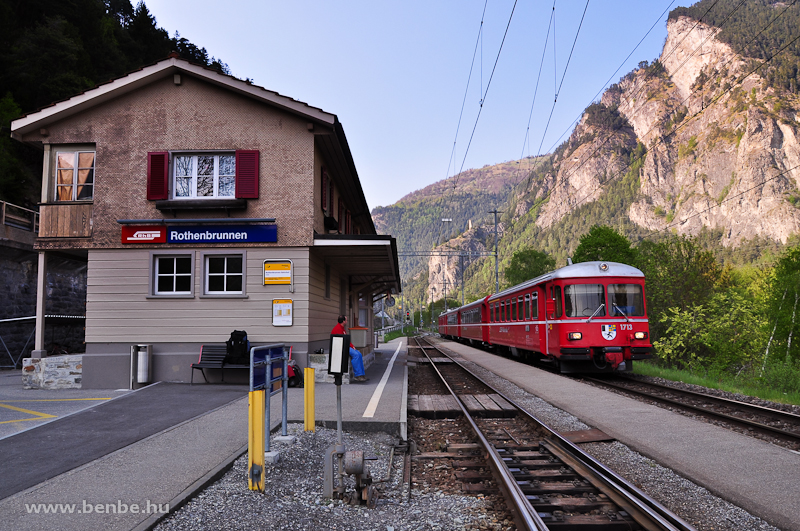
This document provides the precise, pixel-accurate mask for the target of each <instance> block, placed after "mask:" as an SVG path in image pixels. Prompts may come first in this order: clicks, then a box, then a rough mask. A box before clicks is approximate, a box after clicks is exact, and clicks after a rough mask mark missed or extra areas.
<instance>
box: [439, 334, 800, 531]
mask: <svg viewBox="0 0 800 531" xmlns="http://www.w3.org/2000/svg"><path fill="white" fill-rule="evenodd" d="M444 346H446V347H447V348H449V349H451V350H453V351H455V352H457V353H459V354H460V355H461V356H463V357H464V358H465V359H467V360H469V361H472V362H474V363H476V364H478V365H480V366H482V367H484V368H486V369H489V370H491V371H493V372H495V373H496V374H498V375H500V376H502V377H503V378H505V379H506V380H508V381H510V382H513V383H514V384H516V385H517V386H519V387H520V388H522V389H524V390H526V391H528V392H529V393H531V394H534V395H536V396H538V397H540V398H542V399H543V400H546V401H547V402H549V403H551V404H553V405H554V406H556V407H558V408H560V409H563V410H564V411H567V412H569V413H571V414H573V415H575V416H576V417H577V418H579V419H580V420H582V421H583V422H584V423H586V424H588V425H589V426H592V427H594V428H598V429H600V430H602V431H604V432H605V433H607V434H609V435H611V436H613V437H615V438H616V439H617V440H619V441H620V442H622V443H624V444H626V445H628V446H629V447H631V448H633V449H634V450H636V451H638V452H639V453H641V454H643V455H645V456H647V457H649V458H651V459H653V460H655V461H657V462H658V463H660V464H662V465H664V466H666V467H668V468H671V469H673V470H675V471H676V472H677V473H679V474H680V475H682V476H684V477H686V478H688V479H690V480H691V481H693V482H694V483H696V484H698V485H701V486H703V487H705V488H707V489H708V490H709V491H710V492H712V493H714V494H716V495H717V496H720V497H721V498H723V499H725V500H728V501H730V502H731V503H734V504H736V505H738V506H740V507H742V508H744V509H746V510H747V511H749V512H750V513H752V514H754V515H756V516H758V517H760V518H762V519H764V520H766V521H767V522H769V523H770V524H772V525H774V526H775V527H778V528H780V529H781V530H783V531H800V482H798V475H800V454H798V453H797V452H793V451H791V450H787V449H784V448H781V447H778V446H775V445H772V444H768V443H766V442H764V441H761V440H759V439H754V438H752V437H747V436H744V435H740V434H738V433H736V432H733V431H730V430H726V429H724V428H720V427H718V426H714V425H712V424H708V423H705V422H701V421H697V420H694V419H691V418H688V417H685V416H683V415H680V414H678V413H673V412H670V411H668V410H665V409H663V408H659V407H656V406H651V405H647V404H644V403H642V402H638V401H636V400H633V399H631V398H627V397H624V396H621V395H618V394H615V393H611V392H608V391H604V390H602V389H598V388H596V387H592V386H590V385H585V384H582V383H580V382H577V381H574V380H570V379H567V378H563V377H561V376H558V375H555V374H551V373H549V372H545V371H541V370H539V369H536V368H534V367H531V366H528V365H524V364H521V363H518V362H516V361H514V360H511V359H507V358H503V357H500V356H495V355H492V354H488V353H486V352H484V351H481V350H477V349H474V348H471V347H468V346H465V345H461V344H459V343H453V342H447V343H446V345H444Z"/></svg>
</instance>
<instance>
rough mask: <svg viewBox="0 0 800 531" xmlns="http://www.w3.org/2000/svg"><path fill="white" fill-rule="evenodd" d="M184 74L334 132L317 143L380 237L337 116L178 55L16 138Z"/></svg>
mask: <svg viewBox="0 0 800 531" xmlns="http://www.w3.org/2000/svg"><path fill="white" fill-rule="evenodd" d="M182 73H185V74H187V75H191V76H193V77H196V78H199V79H202V80H204V81H206V82H208V83H211V84H214V85H217V86H219V87H223V88H225V89H228V90H230V91H232V92H236V93H238V94H241V95H243V96H246V97H249V98H252V99H254V100H257V101H260V102H263V103H265V104H268V105H271V106H274V107H277V108H280V109H282V110H283V111H285V112H288V113H291V114H294V115H296V116H299V117H301V118H302V119H304V120H308V121H309V122H310V123H315V124H320V125H321V126H322V128H323V129H327V130H328V131H330V132H332V133H333V134H322V135H317V136H316V141H317V143H318V145H319V147H320V149H321V150H322V152H323V153H325V155H326V156H327V159H328V162H329V165H330V166H332V167H335V168H336V169H337V170H338V174H339V175H341V176H342V177H343V179H342V181H341V182H340V183H339V184H340V185H341V186H342V190H343V191H344V193H346V194H347V195H348V196H350V197H352V198H353V201H354V202H355V203H354V206H355V208H353V216H354V218H358V219H360V220H363V222H364V223H366V224H367V225H368V227H369V229H371V232H373V233H375V232H376V230H375V225H374V223H373V221H372V216H371V215H370V212H369V206H368V205H367V200H366V198H365V196H364V191H363V189H362V188H361V183H360V181H359V179H358V172H357V171H356V167H355V162H354V161H353V156H352V153H351V152H350V146H349V145H348V143H347V138H346V137H345V135H344V129H343V128H342V125H341V123H340V122H339V119H338V118H337V116H336V115H335V114H331V113H329V112H325V111H323V110H322V109H319V108H317V107H312V106H311V105H308V104H307V103H303V102H301V101H297V100H294V99H292V98H289V97H286V96H282V95H280V94H278V93H277V92H274V91H271V90H267V89H265V88H264V87H260V86H258V85H253V84H252V83H250V82H248V81H243V80H241V79H238V78H235V77H233V76H230V75H227V74H223V73H221V72H219V71H217V70H214V69H213V68H209V67H207V66H204V65H198V64H195V63H191V62H189V61H187V60H185V59H181V58H180V57H179V56H178V54H177V53H172V54H170V56H169V57H168V58H167V59H164V60H163V61H159V62H157V63H154V64H151V65H148V66H145V67H142V68H140V69H139V70H136V71H134V72H130V73H128V74H125V75H124V76H122V77H119V78H117V79H112V80H111V81H109V82H108V83H103V84H102V85H98V86H96V87H94V88H92V89H89V90H87V91H85V92H82V93H80V94H78V95H76V96H73V97H71V98H68V99H65V100H62V101H58V102H55V103H53V104H52V105H49V106H47V107H44V108H42V109H39V110H37V111H35V112H32V113H29V114H27V115H25V116H23V117H21V118H17V119H16V120H14V121H12V122H11V137H12V138H14V139H16V140H20V141H22V138H23V136H24V135H26V134H28V133H31V132H35V131H37V130H38V129H40V128H45V127H47V125H48V124H50V123H53V122H56V121H59V120H61V119H64V118H67V117H68V116H72V115H74V114H77V113H80V112H83V111H85V110H87V109H90V108H92V107H94V106H97V105H100V104H102V103H105V102H107V101H109V100H112V99H114V98H117V97H119V96H122V95H124V94H127V93H129V92H132V91H135V90H137V89H139V88H140V87H143V86H146V85H148V84H150V83H153V82H155V81H158V80H159V79H163V78H165V77H169V76H171V75H175V74H182Z"/></svg>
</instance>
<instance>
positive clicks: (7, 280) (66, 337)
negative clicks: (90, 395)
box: [0, 245, 86, 366]
mask: <svg viewBox="0 0 800 531" xmlns="http://www.w3.org/2000/svg"><path fill="white" fill-rule="evenodd" d="M48 262H49V263H48V272H47V303H46V306H45V313H46V314H49V315H84V314H85V313H86V262H81V261H79V260H71V259H69V258H65V257H61V256H55V257H51V258H49V260H48ZM38 265H39V264H38V255H37V253H35V252H33V251H26V250H21V249H13V248H10V247H6V246H3V245H0V271H3V275H0V293H2V294H3V297H4V299H3V302H4V304H2V305H0V319H17V318H19V317H30V316H34V315H36V282H37V270H38V269H39V267H38ZM84 323H85V322H84V321H83V320H82V319H69V320H66V319H64V320H59V319H48V320H47V322H46V323H45V336H44V338H45V345H44V346H45V350H47V351H48V352H51V351H52V350H53V348H54V346H55V345H58V346H59V347H60V348H61V349H63V350H66V351H67V352H70V353H82V352H84V350H85V345H84V338H85V332H84ZM35 327H36V321H35V320H33V319H29V320H25V321H10V322H4V323H0V337H2V339H3V342H4V343H5V345H6V347H7V348H8V350H9V352H10V353H11V354H12V355H13V356H14V359H16V358H17V357H18V356H19V355H20V354H22V358H24V357H25V356H30V352H31V350H33V342H34V339H33V334H32V332H33V329H34V328H35ZM11 362H12V360H10V359H9V358H8V354H7V353H6V351H5V349H3V348H2V345H0V365H4V366H8V365H10V364H11Z"/></svg>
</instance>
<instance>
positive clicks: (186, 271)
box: [153, 254, 193, 295]
mask: <svg viewBox="0 0 800 531" xmlns="http://www.w3.org/2000/svg"><path fill="white" fill-rule="evenodd" d="M192 270H193V267H192V255H190V254H185V255H156V256H154V257H153V294H154V295H191V294H192V287H193V280H192Z"/></svg>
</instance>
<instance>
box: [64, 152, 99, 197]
mask: <svg viewBox="0 0 800 531" xmlns="http://www.w3.org/2000/svg"><path fill="white" fill-rule="evenodd" d="M94 159H95V152H94V151H58V152H56V193H55V198H56V201H89V200H91V199H92V197H93V195H94Z"/></svg>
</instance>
